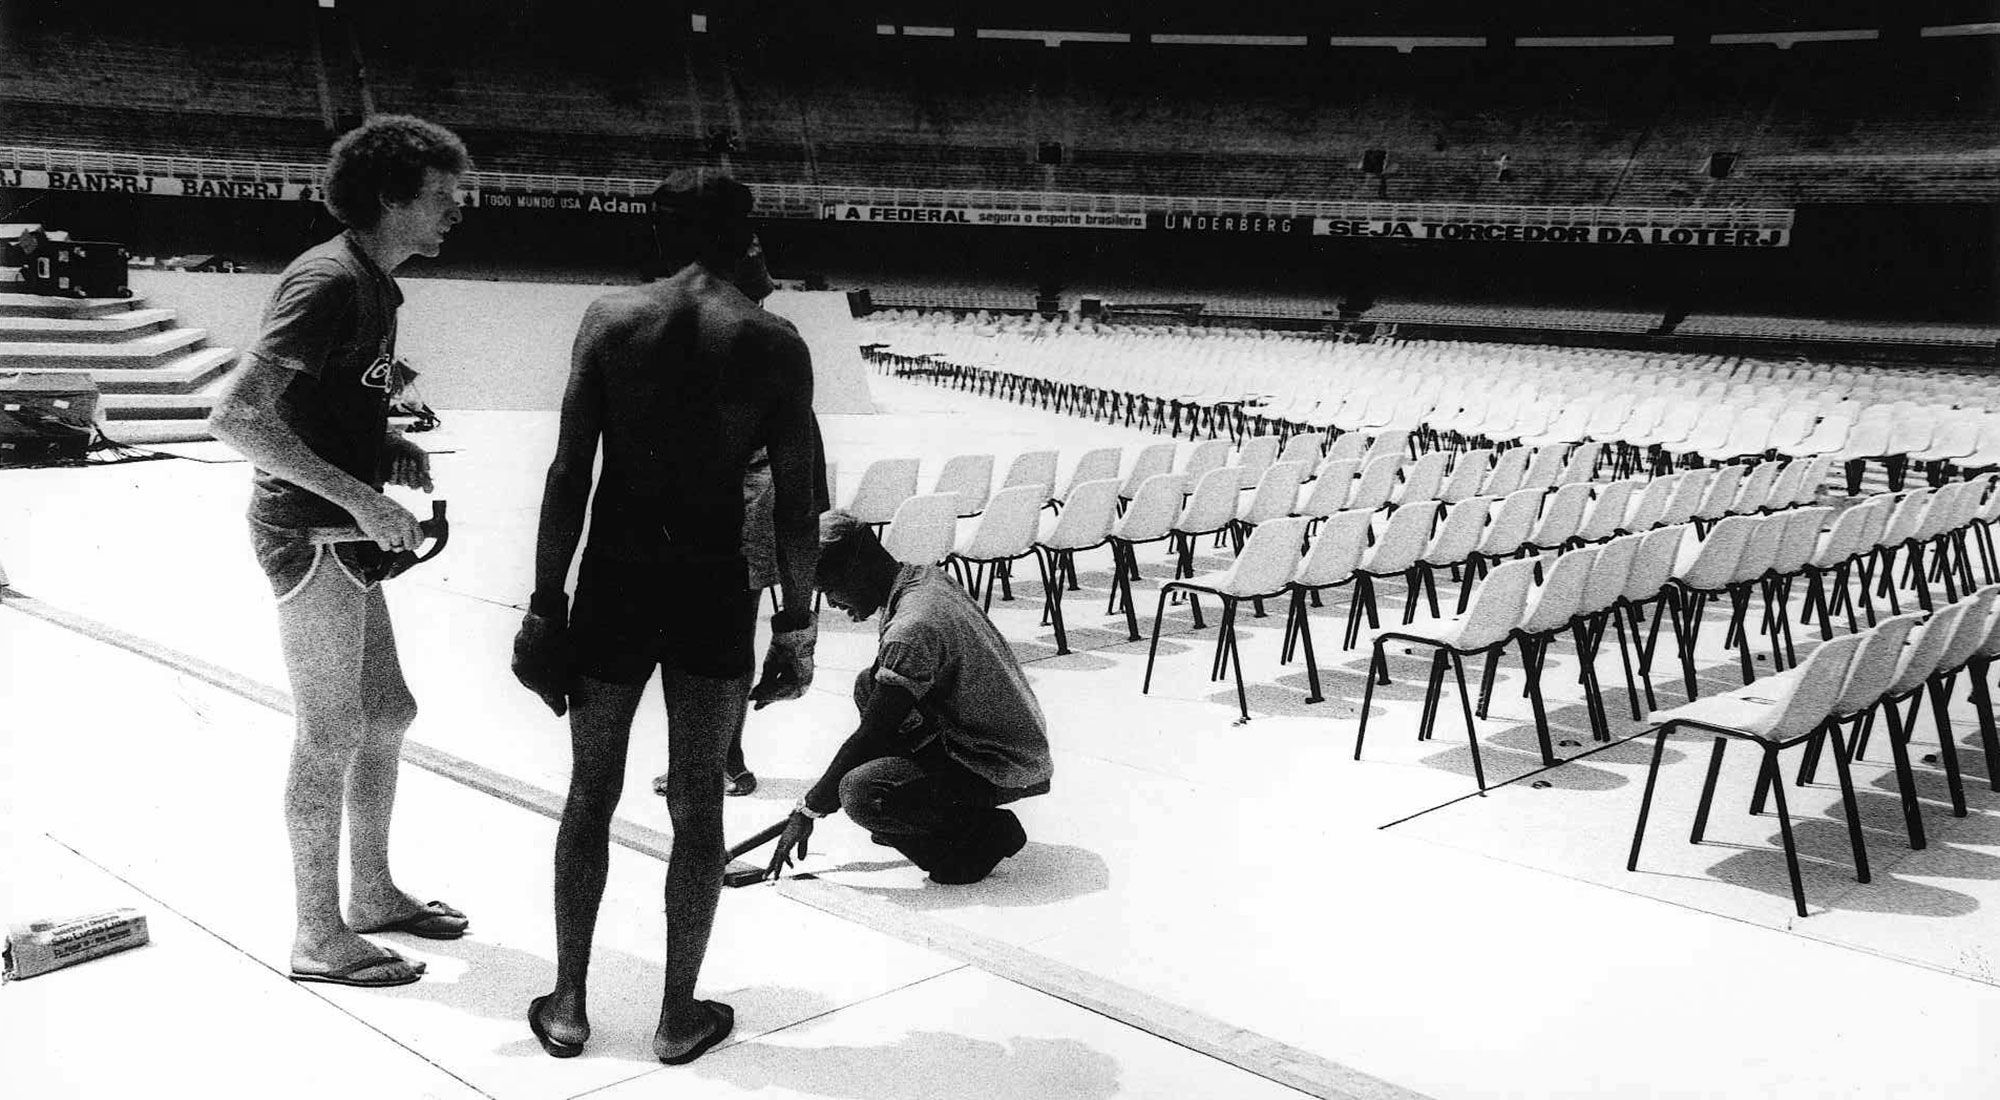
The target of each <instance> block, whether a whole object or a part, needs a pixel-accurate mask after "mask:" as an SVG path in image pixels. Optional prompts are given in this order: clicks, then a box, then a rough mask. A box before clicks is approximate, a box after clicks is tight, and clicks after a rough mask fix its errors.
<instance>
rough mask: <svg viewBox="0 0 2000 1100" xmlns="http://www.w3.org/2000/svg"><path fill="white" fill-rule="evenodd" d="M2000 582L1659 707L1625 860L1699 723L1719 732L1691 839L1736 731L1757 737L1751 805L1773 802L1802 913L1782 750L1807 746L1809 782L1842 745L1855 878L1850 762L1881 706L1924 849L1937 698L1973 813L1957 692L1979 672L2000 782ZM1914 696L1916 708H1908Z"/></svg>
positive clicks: (1837, 762) (1855, 808) (1942, 730)
mask: <svg viewBox="0 0 2000 1100" xmlns="http://www.w3.org/2000/svg"><path fill="white" fill-rule="evenodd" d="M1996 611H2000V585H1992V584H1989V585H1987V586H1985V587H1983V588H1980V589H1978V590H1976V591H1974V592H1972V593H1971V594H1970V597H1969V598H1968V599H1965V600H1962V601H1958V602H1954V603H1951V604H1948V605H1946V606H1944V607H1942V608H1939V609H1937V610H1935V611H1931V612H1924V611H1918V612H1913V613H1910V614H1905V615H1898V616H1895V617H1892V618H1889V619H1885V620H1884V621H1882V622H1880V623H1877V624H1876V625H1874V626H1873V627H1871V628H1869V629H1868V630H1866V631H1864V632H1861V633H1855V634H1845V635H1841V636H1838V637H1835V638H1833V639H1831V640H1828V641H1825V642H1822V643H1821V644H1820V646H1819V648H1817V649H1815V650H1814V651H1813V652H1812V653H1811V654H1809V655H1808V656H1807V657H1806V659H1805V660H1804V661H1803V662H1801V663H1800V664H1799V665H1798V667H1796V668H1794V669H1792V670H1790V671H1788V672H1784V673H1780V674H1778V675H1776V676H1772V677H1767V678H1766V679H1764V680H1760V681H1758V682H1757V683H1756V684H1755V685H1754V686H1752V687H1746V688H1744V689H1740V690H1738V691H1733V692H1729V693H1726V694H1723V695H1717V696H1711V697H1709V698H1706V699H1701V700H1697V701H1694V702H1691V703H1689V704H1687V705H1685V706H1681V707H1675V708H1673V709H1671V710H1668V711H1664V712H1661V713H1660V714H1657V715H1655V716H1654V718H1655V719H1656V721H1657V724H1658V729H1657V732H1656V733H1655V736H1654V746H1653V753H1652V759H1651V764H1650V766H1649V767H1648V768H1647V772H1646V785H1645V789H1644V793H1643V794H1642V795H1641V797H1640V802H1639V812H1638V819H1637V821H1636V823H1635V825H1634V827H1633V833H1632V847H1631V852H1630V854H1629V856H1628V857H1627V859H1626V869H1627V870H1630V871H1636V870H1638V868H1639V854H1640V851H1641V847H1642V845H1643V842H1644V839H1645V833H1646V825H1647V819H1648V817H1649V816H1650V814H1651V811H1652V806H1653V796H1654V790H1655V787H1656V785H1657V782H1658V779H1659V773H1660V765H1661V761H1662V758H1663V756H1664V754H1665V749H1666V742H1667V738H1668V736H1669V735H1670V734H1673V733H1691V734H1695V735H1698V736H1707V737H1711V738H1713V747H1712V748H1711V750H1710V755H1709V764H1708V773H1707V778H1706V781H1705V782H1704V783H1703V785H1702V789H1701V798H1700V802H1699V804H1698V805H1697V807H1696V812H1695V818H1694V825H1693V828H1692V830H1691V831H1690V834H1689V841H1690V843H1696V844H1699V843H1700V842H1701V841H1702V839H1703V836H1704V835H1705V833H1706V831H1707V826H1708V820H1709V815H1710V811H1711V808H1712V806H1713V800H1714V797H1715V789H1716V783H1717V778H1718V776H1719V774H1720V772H1721V767H1722V763H1723V757H1724V751H1725V749H1726V747H1727V745H1728V744H1729V742H1730V741H1732V740H1736V741H1747V742H1749V743H1750V744H1752V745H1754V746H1756V747H1757V749H1758V750H1760V753H1761V755H1760V758H1759V761H1758V780H1757V785H1756V791H1755V794H1754V796H1753V801H1752V805H1751V812H1752V813H1759V812H1762V810H1763V808H1764V806H1765V804H1766V801H1767V800H1768V801H1770V802H1772V803H1775V806H1776V809H1777V813H1778V827H1779V839H1780V842H1781V844H1782V846H1783V849H1784V854H1785V867H1786V871H1787V875H1788V877H1789V879H1790V885H1791V893H1792V901H1793V905H1794V907H1795V908H1796V910H1797V912H1798V914H1799V916H1801V917H1804V916H1806V915H1807V909H1806V897H1805V887H1804V884H1803V882H1802V880H1801V876H1800V872H1799V855H1798V844H1797V841H1796V839H1795V838H1794V836H1793V825H1792V815H1791V812H1790V808H1789V807H1788V806H1787V804H1786V798H1785V780H1784V776H1783V774H1782V772H1781V770H1780V767H1779V753H1780V752H1782V751H1783V750H1785V749H1790V748H1795V747H1800V746H1803V747H1804V753H1803V757H1804V758H1803V759H1802V760H1801V762H1800V768H1799V774H1798V779H1797V781H1798V783H1799V784H1800V785H1804V784H1805V783H1807V782H1809V781H1810V779H1811V778H1812V776H1813V774H1814V772H1815V771H1816V770H1817V767H1818V765H1819V761H1820V760H1821V758H1822V757H1823V756H1824V755H1825V749H1826V748H1828V747H1831V749H1832V750H1833V752H1832V756H1833V763H1834V767H1835V770H1836V773H1837V776H1838V779H1839V785H1840V794H1841V803H1842V808H1843V812H1844V814H1845V817H1846V823H1847V834H1848V841H1849V844H1850V846H1851V850H1852V854H1853V858H1854V869H1855V878H1856V880H1857V881H1860V882H1864V883H1865V882H1868V881H1869V880H1870V872H1869V866H1868V856H1867V849H1866V841H1865V839H1864V832H1863V825H1862V820H1861V810H1860V806H1859V804H1858V802H1857V800H1856V798H1855V787H1854V779H1853V776H1852V774H1851V770H1850V768H1849V763H1850V761H1851V760H1852V759H1854V758H1855V757H1857V756H1859V754H1860V752H1861V751H1862V743H1863V742H1864V741H1865V740H1866V738H1867V736H1868V731H1869V730H1870V728H1871V727H1872V726H1873V724H1874V722H1875V718H1876V716H1877V715H1878V714H1879V715H1880V716H1881V717H1882V719H1883V724H1885V725H1886V726H1887V727H1888V738H1887V739H1888V740H1889V742H1890V750H1891V754H1892V755H1893V757H1894V760H1895V770H1896V788H1897V796H1898V800H1899V802H1900V803H1901V807H1902V811H1903V817H1904V825H1905V828H1906V829H1907V830H1908V832H1909V839H1910V846H1911V847H1912V848H1923V847H1925V845H1926V838H1925V834H1924V827H1923V816H1922V811H1921V809H1920V808H1919V801H1918V798H1917V794H1916V783H1915V778H1914V776H1913V769H1912V766H1911V763H1910V748H1909V746H1910V742H1911V739H1912V737H1913V735H1914V733H1915V722H1916V717H1917V712H1918V710H1919V709H1920V708H1921V706H1922V705H1923V703H1924V702H1925V700H1926V699H1927V698H1928V700H1929V702H1930V704H1931V713H1932V716H1933V719H1934V720H1935V723H1936V726H1937V745H1938V756H1939V758H1940V759H1941V761H1942V762H1943V765H1944V769H1945V777H1946V782H1947V784H1948V789H1949V791H1950V796H1951V803H1952V812H1953V814H1954V815H1956V816H1959V817H1963V816H1965V814H1966V812H1967V804H1966V795H1965V787H1964V781H1963V778H1962V776H1961V774H1960V768H1959V761H1958V745H1957V738H1956V735H1955V733H1954V731H1953V730H1952V727H1951V719H1950V710H1949V704H1950V693H1951V690H1952V687H1953V684H1954V682H1955V681H1956V679H1957V678H1958V676H1959V675H1960V673H1961V672H1963V673H1966V674H1967V676H1966V679H1967V680H1968V681H1969V682H1970V701H1971V703H1972V706H1973V709H1974V711H1975V717H1976V719H1977V721H1978V722H1979V727H1980V736H1981V741H1982V746H1983V748H1984V752H1985V757H1986V762H1987V769H1988V783H1989V785H1990V786H1991V788H1992V789H1994V790H1996V791H2000V739H1996V737H1995V733H1994V715H1993V703H1992V696H1991V684H1990V682H1989V679H1988V678H1989V677H1990V675H1991V669H1992V662H1993V660H1994V658H1995V657H2000V613H1996ZM1905 704H1908V706H1909V710H1908V711H1907V712H1905V711H1904V709H1903V708H1904V706H1905Z"/></svg>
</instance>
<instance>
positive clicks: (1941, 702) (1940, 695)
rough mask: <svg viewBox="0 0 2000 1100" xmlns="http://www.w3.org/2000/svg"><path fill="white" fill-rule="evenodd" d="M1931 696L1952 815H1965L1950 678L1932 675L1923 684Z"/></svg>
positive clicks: (1962, 781) (1932, 713)
mask: <svg viewBox="0 0 2000 1100" xmlns="http://www.w3.org/2000/svg"><path fill="white" fill-rule="evenodd" d="M1925 687H1926V688H1928V689H1929V691H1930V696H1931V720H1932V721H1933V722H1934V723H1935V724H1936V725H1937V735H1938V755H1939V757H1941V758H1942V759H1943V761H1944V778H1945V785H1946V786H1947V787H1948V788H1949V789H1950V790H1951V813H1952V816H1953V817H1964V816H1965V782H1964V780H1963V779H1961V778H1960V777H1959V774H1958V738H1957V737H1955V736H1953V734H1952V732H1951V710H1950V707H1951V698H1950V689H1951V680H1950V678H1949V677H1943V676H1939V677H1934V678H1932V680H1931V682H1930V683H1928V684H1926V685H1925Z"/></svg>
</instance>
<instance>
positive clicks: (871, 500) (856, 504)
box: [847, 458, 917, 529]
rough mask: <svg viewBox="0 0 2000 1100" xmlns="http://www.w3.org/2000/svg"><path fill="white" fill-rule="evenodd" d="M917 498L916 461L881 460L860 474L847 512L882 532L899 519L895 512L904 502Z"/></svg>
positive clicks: (905, 459) (871, 464) (849, 500)
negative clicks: (883, 528) (882, 528)
mask: <svg viewBox="0 0 2000 1100" xmlns="http://www.w3.org/2000/svg"><path fill="white" fill-rule="evenodd" d="M916 495H917V460H916V459H914V458H880V459H876V460H875V461H874V462H871V463H869V464H868V468H867V469H865V470H863V471H861V480H860V481H859V482H858V483H856V484H855V486H854V496H852V497H851V498H849V499H848V501H847V511H849V512H851V513H853V515H854V518H855V519H858V520H860V521H861V522H862V523H866V524H868V525H870V526H871V527H875V528H877V529H880V528H881V527H882V526H883V525H885V524H887V523H888V522H889V521H890V520H892V519H895V518H896V509H897V508H898V507H899V506H900V505H901V504H902V503H903V502H904V501H906V500H908V499H910V498H911V497H913V496H916Z"/></svg>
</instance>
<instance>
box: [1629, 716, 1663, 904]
mask: <svg viewBox="0 0 2000 1100" xmlns="http://www.w3.org/2000/svg"><path fill="white" fill-rule="evenodd" d="M1667 729H1668V727H1667V726H1661V727H1660V732H1659V733H1658V734H1656V735H1655V736H1654V738H1653V763H1652V765H1651V766H1650V767H1648V768H1647V769H1646V791H1645V793H1644V794H1642V795H1640V796H1639V820H1638V822H1637V823H1636V824H1634V825H1633V827H1632V853H1631V854H1630V855H1628V856H1626V857H1625V869H1626V870H1627V871H1636V870H1638V869H1639V845H1640V844H1641V843H1642V842H1643V841H1644V840H1645V839H1646V817H1647V816H1648V815H1649V814H1651V813H1652V811H1653V788H1654V787H1655V785H1657V783H1658V782H1659V778H1660V757H1661V756H1663V755H1665V753H1666V751H1667Z"/></svg>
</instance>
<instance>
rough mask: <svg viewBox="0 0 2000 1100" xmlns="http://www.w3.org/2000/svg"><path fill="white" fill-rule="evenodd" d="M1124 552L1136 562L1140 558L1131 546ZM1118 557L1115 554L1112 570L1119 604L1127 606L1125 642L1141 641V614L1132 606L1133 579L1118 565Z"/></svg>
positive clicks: (1125, 548)
mask: <svg viewBox="0 0 2000 1100" xmlns="http://www.w3.org/2000/svg"><path fill="white" fill-rule="evenodd" d="M1114 546H1115V544H1114ZM1124 552H1125V556H1126V557H1128V558H1132V559H1135V560H1136V559H1137V558H1138V556H1139V555H1138V551H1137V550H1134V549H1133V548H1132V547H1131V546H1130V545H1127V546H1125V547H1124ZM1116 557H1117V555H1116V554H1114V555H1113V559H1114V560H1113V561H1112V563H1111V568H1112V575H1113V576H1114V577H1115V578H1116V579H1117V589H1118V595H1119V602H1120V603H1123V604H1124V605H1125V640H1126V641H1128V642H1136V641H1138V640H1139V612H1138V610H1137V609H1135V608H1134V607H1133V606H1132V578H1131V577H1130V576H1128V575H1126V573H1125V570H1124V569H1123V568H1121V567H1120V566H1119V565H1118V562H1117V561H1116Z"/></svg>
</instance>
